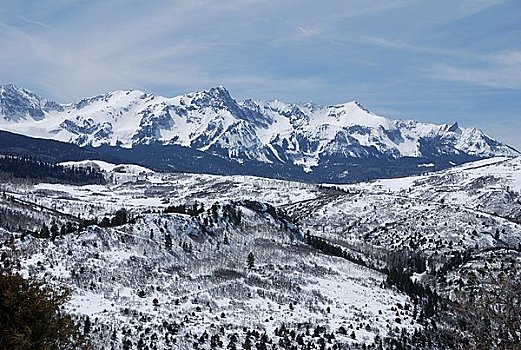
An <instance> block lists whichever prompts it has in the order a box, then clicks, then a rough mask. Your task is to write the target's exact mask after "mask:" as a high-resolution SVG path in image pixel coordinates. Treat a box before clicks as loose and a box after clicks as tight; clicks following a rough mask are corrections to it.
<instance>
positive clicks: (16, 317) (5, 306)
mask: <svg viewBox="0 0 521 350" xmlns="http://www.w3.org/2000/svg"><path fill="white" fill-rule="evenodd" d="M69 295H70V292H69V291H68V290H65V289H61V290H53V289H50V288H48V287H45V286H44V284H43V283H42V282H38V281H34V280H31V279H25V278H23V277H22V276H20V275H17V274H12V273H10V272H1V273H0V349H13V350H37V349H38V350H40V349H43V350H51V349H71V350H72V349H84V348H86V347H87V344H86V343H87V342H86V340H85V338H84V337H83V336H82V335H81V332H80V331H79V326H78V325H77V324H76V323H75V322H74V321H73V320H72V318H71V317H70V316H69V315H67V314H66V313H64V312H63V311H62V306H63V304H64V303H65V301H66V300H67V299H68V298H69Z"/></svg>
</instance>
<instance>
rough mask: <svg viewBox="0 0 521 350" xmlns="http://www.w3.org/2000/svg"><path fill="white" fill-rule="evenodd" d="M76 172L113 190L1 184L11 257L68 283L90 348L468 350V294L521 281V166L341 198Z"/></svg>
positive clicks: (199, 178) (366, 187) (211, 179)
mask: <svg viewBox="0 0 521 350" xmlns="http://www.w3.org/2000/svg"><path fill="white" fill-rule="evenodd" d="M65 165H66V166H71V165H72V164H71V163H69V164H65ZM75 165H76V166H89V167H92V166H96V167H97V168H99V169H100V170H104V171H106V177H107V180H108V183H107V184H106V185H86V186H73V185H63V184H62V185H60V184H45V183H40V184H37V185H34V186H33V185H27V186H26V187H20V186H15V185H9V184H3V190H4V192H5V196H4V197H3V199H1V200H0V205H1V208H2V211H1V212H2V213H5V212H10V213H11V216H10V218H11V221H12V220H13V219H12V218H17V219H18V224H17V225H14V224H11V225H9V227H6V226H5V223H6V220H5V218H6V217H5V216H3V217H2V218H0V219H1V220H0V224H2V226H3V227H4V229H1V230H0V232H1V235H2V236H3V239H2V241H3V242H5V243H4V244H3V245H2V250H3V251H4V252H6V253H7V255H4V257H3V260H6V259H7V260H13V261H14V262H15V265H18V269H19V270H20V271H22V272H23V273H24V274H25V275H28V276H36V277H39V278H43V279H45V280H46V281H48V282H49V283H50V284H65V285H69V286H71V287H72V288H73V291H74V297H73V299H72V300H71V301H70V302H69V303H68V310H69V311H70V312H72V313H74V314H76V315H79V316H80V317H82V319H83V322H85V320H86V318H85V317H87V316H88V318H89V321H88V322H89V323H91V324H92V327H91V329H90V336H91V339H92V341H93V343H94V344H95V345H96V347H97V348H107V347H109V348H115V349H120V348H136V347H137V348H140V347H142V348H144V347H145V346H147V347H148V348H157V349H163V348H169V347H170V346H173V344H176V346H179V347H180V348H187V347H197V348H202V349H209V348H216V347H217V348H219V347H222V348H225V347H227V346H229V344H230V343H232V344H235V346H236V347H237V348H240V347H241V346H246V345H244V344H246V343H248V344H250V345H251V347H252V348H256V349H262V348H264V347H266V348H274V347H273V346H274V345H276V346H277V347H278V348H291V346H293V345H298V344H301V343H303V344H308V343H309V344H314V346H315V347H320V346H321V345H320V344H322V343H323V344H324V345H325V346H326V347H334V346H335V347H336V348H342V347H346V346H348V345H349V346H352V347H355V348H356V347H360V348H361V347H362V346H365V347H366V348H378V346H380V344H381V345H382V346H383V347H384V348H391V347H393V346H394V347H398V346H406V345H409V346H412V347H414V348H419V349H425V348H429V345H428V344H431V345H430V346H432V348H440V346H442V345H443V344H445V345H443V346H448V345H447V344H450V342H451V341H452V342H454V341H455V339H456V341H460V340H461V337H462V336H465V337H466V339H468V341H469V342H470V343H469V344H471V345H472V344H473V342H475V341H484V340H482V339H481V338H479V336H478V335H479V334H481V333H483V329H479V332H473V330H472V329H471V328H460V326H461V323H460V326H458V325H457V324H458V323H457V322H458V321H457V320H458V319H460V320H463V319H468V317H467V316H468V315H466V314H462V313H461V312H460V311H458V310H459V309H458V308H457V307H455V306H454V305H456V306H457V305H465V303H466V302H468V300H467V299H466V295H467V294H465V292H464V291H465V290H469V288H474V289H473V290H476V289H475V288H480V290H481V291H482V292H481V293H480V294H476V295H478V296H479V295H482V296H483V295H486V296H492V295H494V294H493V293H492V292H494V289H493V288H495V287H496V286H499V287H504V288H503V289H504V290H505V291H512V290H514V291H516V290H517V289H515V288H517V287H515V286H512V287H508V286H507V285H506V284H504V282H502V281H504V278H505V276H510V277H509V279H510V281H514V282H515V281H519V277H521V276H519V274H518V271H520V269H519V267H520V265H519V264H520V262H521V255H520V250H519V249H520V246H521V236H520V233H521V215H520V213H521V195H520V192H521V160H520V158H514V159H509V158H494V159H490V160H485V161H480V162H476V163H470V164H466V165H463V166H460V167H455V168H452V169H449V170H446V171H443V172H438V173H433V174H427V175H421V176H415V177H408V178H401V179H389V180H378V181H374V182H367V183H361V184H354V185H345V186H336V185H335V186H332V185H313V184H305V183H298V182H290V181H282V180H273V179H267V178H258V177H250V176H229V177H223V176H212V175H201V174H167V173H155V172H152V171H149V170H147V169H143V168H140V167H136V166H125V165H120V166H114V165H110V164H108V163H102V162H85V163H82V164H77V163H75ZM122 208H125V211H124V212H123V211H121V209H122ZM14 214H17V215H14ZM122 215H123V216H122ZM105 217H106V219H105ZM117 218H119V219H117ZM53 221H54V222H55V223H56V224H57V226H58V228H59V227H60V226H61V225H64V226H63V227H65V228H64V229H63V232H62V231H61V230H59V231H58V232H59V233H58V234H56V235H52V234H51V235H49V238H44V237H43V236H42V229H41V227H42V225H48V226H49V227H50V226H52V222H53ZM16 227H18V229H17V228H16ZM68 228H70V230H69V229H68ZM78 228H79V229H78ZM50 231H51V232H52V227H50ZM9 237H13V238H14V240H13V239H12V238H9ZM8 242H10V243H8ZM250 253H252V255H253V258H252V259H250V258H248V256H249V255H250ZM506 264H508V266H510V267H509V268H508V269H504V268H502V266H503V267H504V266H505V265H506ZM504 274H506V275H504ZM487 276H488V277H487ZM490 278H494V279H497V281H498V282H497V284H495V285H492V286H490V285H488V284H487V283H485V281H486V280H485V279H490ZM507 287H508V288H507ZM491 288H492V289H491ZM512 288H514V289H512ZM432 291H436V293H434V292H432ZM514 295H515V292H514ZM496 302H497V301H495V299H494V298H492V299H489V301H488V303H489V304H490V305H496V304H495V303H496ZM454 303H455V304H454ZM467 309H468V310H471V311H476V313H477V312H478V311H479V310H478V309H476V310H474V309H473V308H469V307H467ZM471 316H473V317H475V314H472V315H471ZM465 317H466V318H465ZM452 320H455V322H456V325H455V324H453V323H452V322H453V321H452ZM461 322H463V321H461ZM501 326H502V324H501V323H497V319H493V321H492V322H491V323H490V324H489V326H488V327H489V328H488V331H487V332H488V333H490V332H492V331H494V332H496V331H497V329H498V327H501ZM480 332H481V333H480ZM487 332H485V333H484V334H487ZM494 334H499V333H494ZM442 335H443V336H442ZM514 335H515V332H514ZM511 336H512V333H505V334H504V335H501V334H499V335H497V336H496V337H495V338H494V339H492V340H487V341H491V342H493V343H491V344H496V346H499V347H501V346H503V347H504V346H506V345H505V344H511V343H508V341H512V338H511ZM458 339H459V340H458ZM478 339H479V340H478ZM195 343H196V345H195ZM130 344H132V346H130ZM498 344H499V345H498ZM501 344H503V345H501ZM230 346H232V347H233V345H230Z"/></svg>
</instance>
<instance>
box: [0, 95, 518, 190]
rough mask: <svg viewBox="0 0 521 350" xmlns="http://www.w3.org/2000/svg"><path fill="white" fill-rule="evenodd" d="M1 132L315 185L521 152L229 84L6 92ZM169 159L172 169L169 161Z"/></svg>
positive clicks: (469, 132) (356, 109) (0, 104)
mask: <svg viewBox="0 0 521 350" xmlns="http://www.w3.org/2000/svg"><path fill="white" fill-rule="evenodd" d="M0 129H2V130H5V131H10V132H15V133H19V134H23V135H26V136H31V137H39V138H46V139H54V140H59V141H64V142H69V143H74V144H77V145H79V146H93V147H98V148H99V146H104V147H105V149H113V148H114V147H118V148H125V149H130V148H134V147H135V146H138V145H139V146H140V147H143V146H147V145H153V146H155V147H158V146H161V145H170V146H171V145H175V146H182V147H186V148H189V149H192V150H194V151H200V152H204V153H206V154H209V155H213V156H218V157H220V158H221V159H225V160H227V161H230V162H231V163H232V164H234V165H233V166H234V167H237V166H238V165H240V164H242V163H245V162H246V163H248V164H250V165H249V166H248V167H247V168H256V169H260V170H258V171H256V172H252V173H251V174H253V175H260V174H265V175H267V176H279V177H281V176H282V177H284V175H277V174H286V173H289V174H291V175H290V176H286V177H292V178H301V179H304V178H306V176H307V175H306V173H311V174H310V176H311V175H312V176H313V177H314V178H313V180H314V181H339V180H340V181H345V180H346V177H347V178H349V177H351V178H352V179H351V178H349V179H350V180H353V179H367V178H371V177H379V176H396V175H404V174H410V173H414V168H415V167H416V166H417V165H418V164H421V163H430V162H434V163H435V164H436V169H441V168H443V167H447V166H450V164H459V163H461V162H465V161H469V160H475V159H479V158H486V157H492V156H516V155H519V154H520V153H519V152H518V151H517V150H515V149H513V148H511V147H509V146H507V145H505V144H503V143H501V142H498V141H496V140H493V139H491V138H490V137H488V136H487V135H485V134H484V133H483V132H481V131H480V130H477V129H474V128H461V127H459V125H458V124H457V123H454V124H452V125H434V124H427V123H419V122H415V121H412V120H390V119H387V118H384V117H382V116H378V115H375V114H373V113H371V112H370V111H368V110H367V109H365V108H364V107H362V106H361V105H360V104H359V103H358V102H354V101H353V102H348V103H344V104H338V105H333V106H328V107H323V106H319V105H317V104H314V103H306V104H294V103H285V102H281V101H278V100H274V101H252V100H244V101H236V100H235V99H233V98H232V97H231V95H230V93H229V92H228V91H227V90H226V89H225V88H224V87H222V86H219V87H215V88H211V89H209V90H207V91H201V92H193V93H189V94H185V95H180V96H176V97H172V98H167V97H162V96H156V95H152V94H148V93H145V92H142V91H137V90H129V91H115V92H111V93H107V94H105V95H99V96H95V97H91V98H87V99H83V100H81V101H79V102H77V103H71V104H59V103H56V102H52V101H48V100H45V99H43V98H41V97H38V96H36V95H35V94H33V93H31V92H29V91H27V90H25V89H20V88H17V87H16V86H14V85H3V86H0ZM107 146H111V147H108V148H107ZM141 149H143V148H141ZM156 153H157V152H156ZM163 153H165V151H164V150H163ZM163 158H165V159H164V160H163V162H164V163H168V157H163ZM368 161H369V162H371V164H372V166H377V167H379V168H380V169H383V167H384V163H385V165H387V164H392V165H391V168H392V169H391V170H388V171H385V172H382V171H379V172H378V174H377V175H374V174H373V173H371V172H366V173H364V174H363V175H357V176H355V175H353V173H354V172H356V171H355V170H353V169H355V168H356V166H357V165H361V164H362V165H365V163H364V162H366V163H367V162H368ZM389 162H391V163H389ZM411 162H412V163H414V164H413V166H412V168H410V169H409V168H407V166H409V167H410V166H411ZM440 162H442V163H443V164H441V165H440V164H439V163H440ZM251 164H254V165H251ZM144 165H146V166H151V167H154V166H155V165H153V164H150V163H146V164H144ZM353 165H355V167H353ZM169 166H171V164H170V165H169ZM359 168H360V167H359ZM361 168H364V167H361ZM366 168H367V167H366ZM406 168H407V169H408V170H404V169H406ZM156 169H158V168H157V166H156ZM397 169H398V170H397ZM411 169H413V170H411ZM162 170H165V169H162ZM166 170H169V169H166ZM194 171H197V170H194ZM232 172H234V173H237V172H236V171H232Z"/></svg>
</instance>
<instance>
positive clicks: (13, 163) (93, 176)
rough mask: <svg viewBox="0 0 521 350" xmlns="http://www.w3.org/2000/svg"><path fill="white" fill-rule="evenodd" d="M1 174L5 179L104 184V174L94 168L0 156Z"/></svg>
mask: <svg viewBox="0 0 521 350" xmlns="http://www.w3.org/2000/svg"><path fill="white" fill-rule="evenodd" d="M0 174H2V175H3V177H9V176H12V177H14V178H20V179H26V180H29V181H46V182H52V183H55V182H59V183H69V184H74V185H86V184H104V183H105V178H104V176H103V173H102V172H100V171H99V170H96V169H93V168H79V167H64V166H62V165H57V164H51V163H46V162H42V161H39V160H36V159H31V158H23V157H15V156H0Z"/></svg>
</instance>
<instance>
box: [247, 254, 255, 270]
mask: <svg viewBox="0 0 521 350" xmlns="http://www.w3.org/2000/svg"><path fill="white" fill-rule="evenodd" d="M246 262H247V263H248V268H250V269H252V268H253V266H255V256H254V255H253V253H252V252H250V254H248V258H247V259H246Z"/></svg>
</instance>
